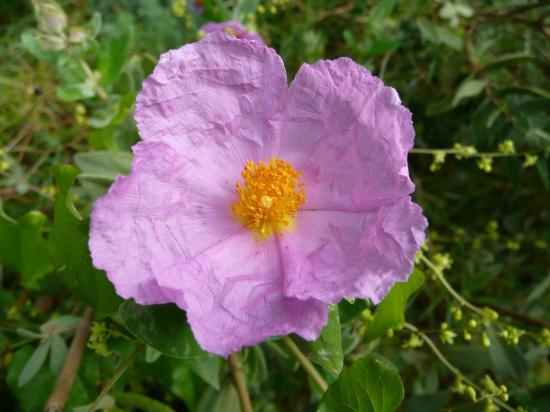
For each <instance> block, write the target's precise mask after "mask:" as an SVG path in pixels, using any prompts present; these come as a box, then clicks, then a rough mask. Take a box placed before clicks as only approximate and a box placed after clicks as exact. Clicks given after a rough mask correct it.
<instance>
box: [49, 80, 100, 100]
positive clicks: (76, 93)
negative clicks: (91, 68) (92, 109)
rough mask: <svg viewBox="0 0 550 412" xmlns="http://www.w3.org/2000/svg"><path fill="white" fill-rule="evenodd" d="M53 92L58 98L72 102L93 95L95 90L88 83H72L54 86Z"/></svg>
mask: <svg viewBox="0 0 550 412" xmlns="http://www.w3.org/2000/svg"><path fill="white" fill-rule="evenodd" d="M55 94H56V95H57V98H58V99H59V100H63V101H64V102H74V101H77V100H83V99H89V98H91V97H94V96H95V90H94V88H93V87H92V86H91V85H89V84H88V83H72V84H63V85H60V86H57V87H56V88H55Z"/></svg>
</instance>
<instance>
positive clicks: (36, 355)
mask: <svg viewBox="0 0 550 412" xmlns="http://www.w3.org/2000/svg"><path fill="white" fill-rule="evenodd" d="M195 3H204V4H203V6H202V7H199V6H200V4H195ZM3 9H5V10H3V13H2V14H0V23H1V24H0V27H1V29H0V30H1V32H2V37H1V40H0V57H1V58H2V62H3V63H2V65H0V196H1V202H0V274H1V275H2V276H1V277H0V280H1V281H2V287H3V288H2V289H1V290H0V302H1V303H2V304H1V305H0V351H1V358H0V374H1V375H2V378H3V379H2V381H3V382H4V381H5V383H2V384H1V385H0V399H1V400H0V406H1V407H2V408H1V409H2V410H22V411H36V410H40V409H41V408H42V406H43V405H44V403H45V402H46V400H47V398H48V396H49V394H50V393H51V391H52V389H53V385H54V382H55V379H56V377H57V376H58V374H59V371H60V369H61V367H62V365H63V363H64V361H65V358H66V353H67V348H68V345H69V344H70V341H71V338H72V336H73V335H74V333H75V330H76V328H77V327H78V324H79V321H80V316H81V314H82V313H83V310H84V308H85V307H86V306H91V307H93V308H94V309H95V311H96V318H95V322H94V323H93V325H92V328H91V337H90V339H89V341H88V347H87V348H86V350H85V352H84V355H83V359H82V362H81V365H80V368H79V372H78V375H77V378H76V381H75V383H74V385H73V389H72V391H71V394H70V397H69V402H68V406H67V410H73V408H76V407H81V408H80V409H76V410H88V408H89V407H90V406H91V404H92V403H94V401H96V400H97V401H98V405H97V406H98V410H102V409H103V410H105V409H110V410H152V411H153V410H158V411H169V410H178V411H179V410H189V411H216V410H219V411H237V410H239V400H238V396H237V391H236V390H235V388H234V386H233V384H232V380H231V376H230V373H229V369H228V366H227V364H226V362H225V361H224V360H223V359H221V358H219V357H214V356H210V355H208V354H206V353H204V352H202V351H201V350H200V349H199V348H198V346H197V344H196V342H195V341H194V340H193V337H192V334H191V333H190V330H189V327H188V325H187V324H186V320H185V314H184V313H183V312H181V311H179V310H177V309H175V308H174V307H172V306H169V305H168V306H152V307H141V306H139V305H137V304H135V303H134V302H132V301H126V302H122V301H121V299H119V298H118V297H117V296H116V294H115V291H114V289H113V287H112V285H111V284H110V283H109V282H108V281H107V279H106V276H105V273H103V272H102V271H99V270H96V269H95V268H93V267H92V264H91V260H90V257H89V252H88V248H87V241H88V216H89V214H90V211H91V206H92V203H93V201H94V200H95V199H96V198H97V197H98V196H100V195H102V194H103V193H105V191H106V190H107V188H108V186H109V185H110V183H111V182H112V181H113V180H114V179H115V178H116V176H118V175H123V174H127V173H128V172H129V164H130V160H131V154H130V152H129V148H130V146H131V145H132V144H133V143H135V142H136V141H137V140H138V135H137V131H136V129H135V126H134V122H133V120H132V116H131V113H132V109H133V103H134V100H135V96H136V93H137V92H138V91H139V89H140V87H141V82H142V80H143V78H144V77H145V76H146V75H147V74H148V73H150V72H151V70H152V69H153V67H154V64H155V62H156V61H157V59H158V57H159V55H160V53H162V52H163V51H165V50H168V49H170V48H175V47H179V46H180V45H182V44H184V43H187V42H191V41H195V40H196V39H197V38H198V36H199V29H200V27H201V25H202V24H203V23H205V22H207V21H221V20H229V19H232V18H233V19H235V20H239V21H241V22H242V23H244V24H246V25H247V26H248V27H249V28H250V29H255V30H257V31H258V32H259V33H260V34H261V35H262V36H263V37H264V39H265V40H266V42H267V43H268V44H269V45H270V46H272V47H274V48H275V49H276V50H277V51H278V52H279V53H280V54H281V56H282V57H283V59H284V61H285V64H286V67H287V69H288V72H289V73H288V75H289V78H290V79H292V77H293V76H294V74H295V73H296V71H297V70H298V68H299V66H300V65H301V64H302V63H303V62H313V61H315V60H317V59H320V58H335V57H338V56H341V55H347V56H350V57H351V58H353V59H354V60H355V61H357V62H359V63H360V64H363V65H365V66H366V67H367V68H368V69H369V70H371V71H372V72H373V73H374V74H376V75H377V76H379V77H381V78H383V80H384V81H385V82H386V83H387V84H388V85H391V86H392V87H394V88H396V89H397V90H398V91H399V94H400V96H401V98H402V100H403V102H404V104H405V105H406V106H407V107H409V108H410V109H411V111H412V112H413V114H414V123H415V129H416V134H417V137H416V146H415V149H413V152H412V153H411V155H410V157H409V159H410V168H411V174H412V176H413V179H414V181H415V183H416V194H415V197H416V200H417V201H418V202H419V203H420V204H421V205H422V206H423V208H424V211H425V213H426V215H427V216H428V219H429V222H430V229H429V233H428V240H427V242H426V244H425V245H424V247H423V250H422V252H421V253H420V254H419V255H418V259H417V267H416V268H415V271H414V272H413V275H412V276H411V277H410V279H409V281H408V282H406V283H403V284H398V285H396V286H395V287H394V289H393V290H392V291H391V293H390V294H389V295H388V297H387V298H386V299H385V300H384V301H383V302H382V303H381V304H380V305H379V306H378V307H372V306H371V305H370V304H369V303H368V302H365V301H361V300H356V301H351V300H350V301H348V300H344V301H342V302H341V303H340V304H338V305H337V306H334V307H332V308H331V317H330V322H329V324H328V326H327V327H326V328H325V329H324V331H323V333H322V335H321V337H320V338H319V339H318V340H317V341H315V342H303V341H300V340H299V339H297V338H295V337H293V339H294V341H295V342H296V343H297V345H298V347H299V348H300V349H301V351H302V352H303V353H304V354H305V355H306V356H307V358H308V359H309V360H310V361H311V362H313V363H314V365H315V366H316V367H317V369H318V370H319V371H320V373H321V375H322V377H323V378H324V379H325V380H327V381H328V382H329V383H331V385H330V386H329V389H328V390H327V391H326V393H325V394H324V395H323V394H322V393H320V392H319V391H318V389H317V388H316V386H314V385H312V386H310V385H309V384H308V380H307V379H306V375H305V372H304V369H302V368H300V367H299V364H298V362H297V361H296V360H295V359H294V358H293V357H292V356H290V354H289V353H288V352H287V351H286V350H285V347H284V345H283V344H282V343H281V341H280V340H279V339H271V340H269V341H267V342H265V343H263V344H261V345H257V346H255V347H252V348H247V349H245V350H244V351H243V352H242V353H241V359H242V361H243V368H244V372H245V373H246V376H247V378H248V387H249V390H250V393H251V397H252V399H253V403H254V405H255V408H256V409H255V410H258V411H286V410H290V409H289V408H291V410H300V411H301V410H304V411H306V410H316V409H317V408H319V410H321V411H342V410H353V411H376V412H381V411H390V410H394V409H395V408H396V407H397V406H398V405H399V404H400V402H401V399H402V398H404V400H403V402H402V403H401V406H400V408H402V410H405V411H416V410H433V411H437V410H442V409H455V408H461V409H463V410H473V411H474V410H486V411H495V410H497V409H496V408H500V409H501V410H518V411H519V410H522V409H521V408H524V409H527V410H529V411H546V410H550V397H549V396H548V390H549V385H548V381H549V376H550V363H549V361H548V354H549V347H550V319H549V318H548V313H550V312H549V309H550V301H549V300H548V296H549V293H548V292H549V290H550V277H549V275H548V263H549V262H548V244H549V242H550V232H549V231H548V230H547V227H548V211H547V199H548V189H549V186H550V176H549V170H548V168H549V153H550V150H549V148H550V146H549V141H550V136H549V134H548V130H549V128H548V126H549V120H548V119H549V117H548V108H549V107H550V106H549V98H550V92H549V84H548V76H547V74H548V70H549V66H550V61H549V54H548V47H547V44H548V13H549V11H550V8H549V6H548V5H546V4H545V3H544V2H536V1H527V0H498V1H494V2H483V1H480V0H469V1H466V0H438V1H420V0H414V1H406V2H399V1H396V0H376V1H352V0H350V1H339V0H338V1H337V0H319V1H313V0H304V1H298V0H261V1H260V0H226V1H222V0H211V1H204V2H194V1H191V0H187V1H185V0H174V1H173V2H168V1H163V0H137V1H134V0H117V1H111V2H105V1H99V0H82V1H79V2H76V3H75V2H71V3H70V2H68V1H60V2H59V4H58V3H56V2H55V1H53V0H32V1H25V2H7V3H6V4H5V5H3ZM71 164H74V165H75V166H76V167H74V166H71ZM424 278H425V279H424ZM143 345H145V350H143V351H142V350H141V348H142V347H143ZM134 359H135V360H134ZM126 367H128V369H125V368H126ZM119 368H123V369H122V370H125V373H123V374H121V375H120V376H119V378H118V379H117V380H116V381H115V382H113V383H114V386H113V387H112V389H111V391H110V395H108V396H106V397H103V398H102V399H98V395H99V393H100V391H101V388H102V387H103V386H104V385H105V384H106V383H107V382H109V381H110V379H111V378H112V377H113V376H118V375H117V371H118V370H119ZM310 383H311V382H310ZM403 390H404V391H403ZM386 394H387V396H386ZM343 405H346V406H345V407H344V406H343ZM116 408H118V409H116ZM345 408H347V409H345Z"/></svg>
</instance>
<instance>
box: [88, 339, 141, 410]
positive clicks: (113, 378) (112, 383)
mask: <svg viewBox="0 0 550 412" xmlns="http://www.w3.org/2000/svg"><path fill="white" fill-rule="evenodd" d="M144 347H145V346H144V345H142V344H139V346H138V347H136V350H135V351H134V353H132V356H130V357H129V358H128V360H127V361H126V362H124V363H123V364H122V365H120V366H119V367H118V369H117V370H116V371H115V373H114V375H113V376H111V379H109V381H108V382H107V383H106V384H105V386H104V387H103V390H102V391H101V393H100V394H99V396H98V397H97V398H96V400H95V401H94V403H92V404H91V405H90V407H89V408H88V412H93V411H95V410H96V409H97V405H99V403H100V402H101V400H102V399H103V398H104V397H105V396H106V395H107V394H108V393H109V392H110V391H111V389H113V386H115V383H117V381H118V380H119V379H120V377H121V376H122V375H123V374H124V372H126V369H128V368H129V367H130V365H131V364H132V363H134V361H135V360H136V359H137V357H138V356H139V354H140V353H141V351H142V350H143V348H144Z"/></svg>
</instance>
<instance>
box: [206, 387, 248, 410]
mask: <svg viewBox="0 0 550 412" xmlns="http://www.w3.org/2000/svg"><path fill="white" fill-rule="evenodd" d="M197 412H241V404H240V402H239V395H238V394H237V391H236V390H235V387H234V386H233V385H232V384H230V383H227V384H225V385H224V387H223V388H222V390H221V391H219V392H218V391H215V390H214V389H212V388H209V390H207V391H205V392H204V395H203V397H202V398H201V400H200V402H199V406H198V407H197Z"/></svg>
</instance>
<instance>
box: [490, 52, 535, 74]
mask: <svg viewBox="0 0 550 412" xmlns="http://www.w3.org/2000/svg"><path fill="white" fill-rule="evenodd" d="M533 59H534V56H533V55H532V54H527V53H509V54H505V55H502V56H499V57H497V58H495V59H494V60H491V61H490V62H489V63H487V64H485V65H484V66H483V67H481V68H480V69H479V71H480V72H489V71H493V70H498V69H502V68H503V67H506V66H508V65H510V64H514V63H521V62H524V61H529V60H533Z"/></svg>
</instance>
